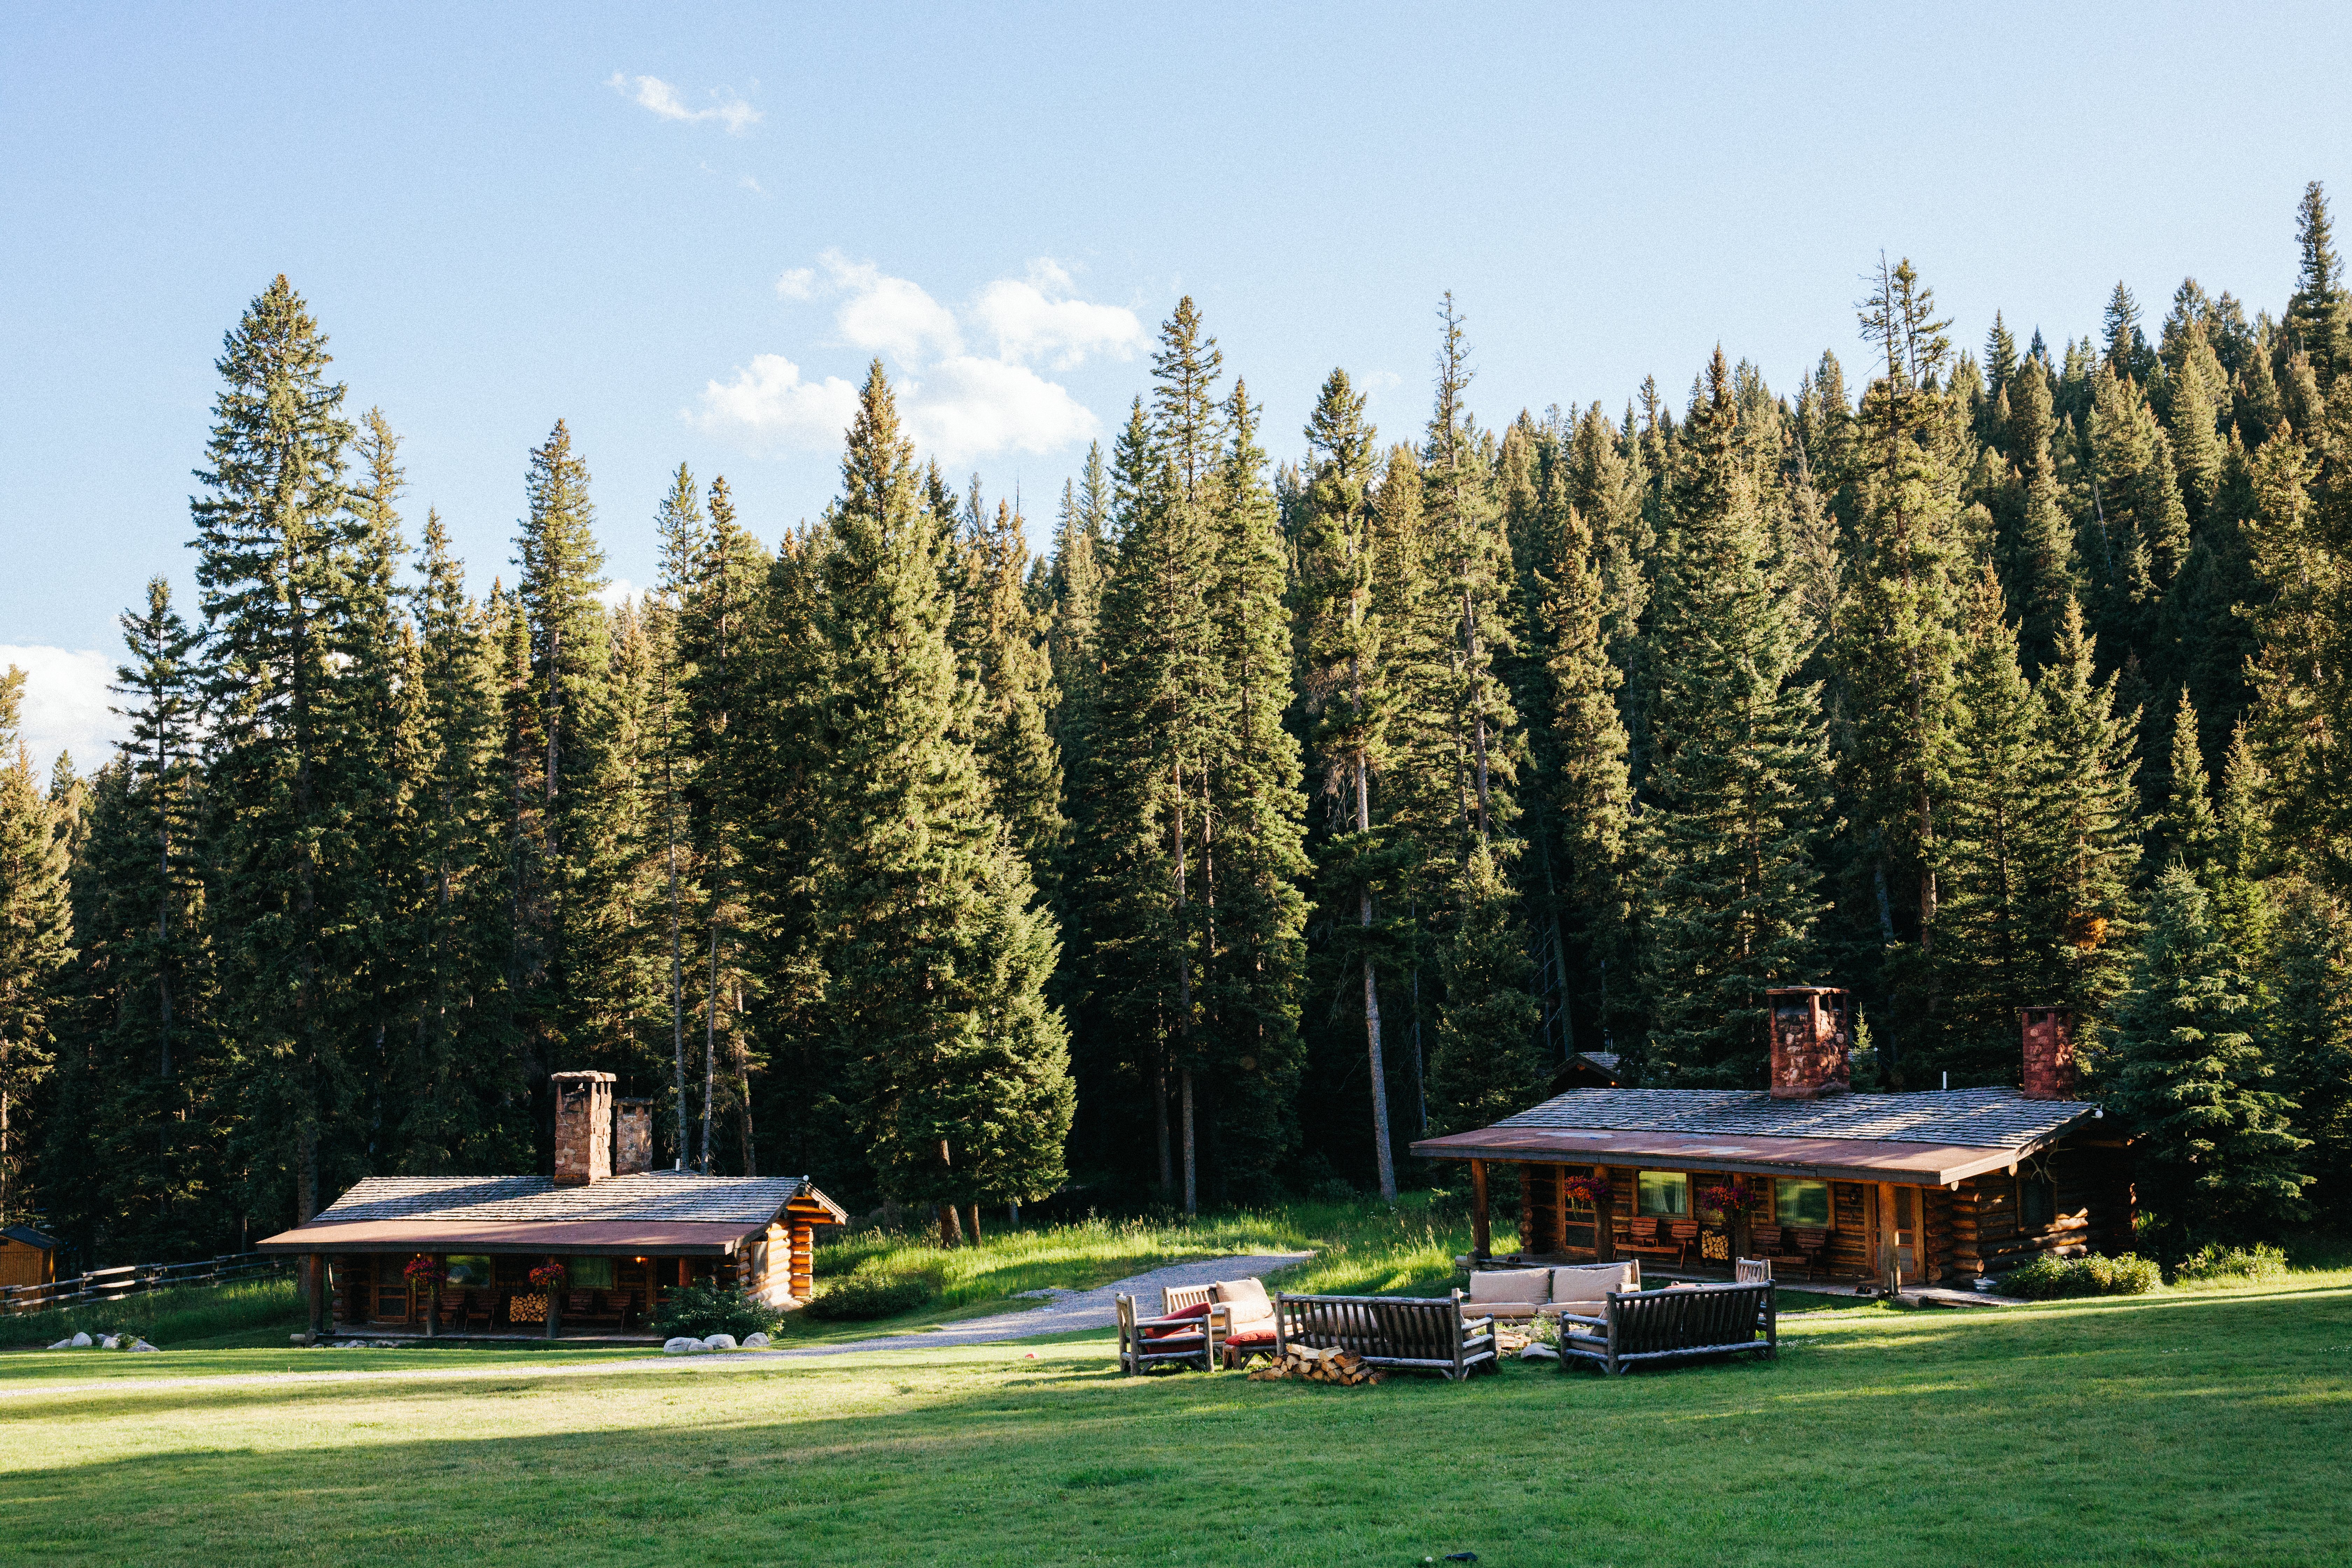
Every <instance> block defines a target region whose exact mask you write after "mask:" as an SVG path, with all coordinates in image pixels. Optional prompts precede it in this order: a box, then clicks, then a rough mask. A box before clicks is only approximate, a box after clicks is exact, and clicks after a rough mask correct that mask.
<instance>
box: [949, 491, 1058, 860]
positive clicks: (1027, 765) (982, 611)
mask: <svg viewBox="0 0 2352 1568" xmlns="http://www.w3.org/2000/svg"><path fill="white" fill-rule="evenodd" d="M975 512H976V509H975ZM1087 553H1088V555H1089V557H1090V556H1091V551H1090V550H1089V551H1088V552H1087ZM1082 570H1085V571H1089V572H1090V571H1091V560H1090V559H1089V561H1088V562H1087V564H1086V566H1084V567H1083V568H1082ZM1028 576H1029V546H1028V542H1027V540H1026V538H1025V536H1024V523H1023V520H1022V519H1021V517H1020V516H1019V515H1018V514H1017V513H1015V512H1014V511H1013V509H1012V508H1011V507H1010V506H1009V505H1007V504H1006V503H1004V502H1003V501H999V502H998V503H997V504H996V510H995V512H994V514H993V516H992V517H989V516H982V515H977V513H976V515H974V516H973V517H972V518H971V522H970V531H969V533H968V535H967V536H966V537H965V538H964V540H963V541H961V547H960V549H959V551H958V563H957V579H958V585H957V588H956V601H955V618H954V621H953V623H952V634H951V635H952V636H953V637H954V639H955V644H956V650H957V653H958V656H959V657H960V658H961V660H962V661H963V664H964V668H965V679H967V680H969V681H973V682H976V683H977V684H978V688H979V692H980V705H979V708H978V710H977V712H976V713H975V715H974V717H975V720H976V722H977V726H978V728H977V729H976V730H975V731H974V734H973V737H972V741H973V750H974V751H975V752H976V753H977V754H978V756H979V758H980V769H981V776H982V778H983V779H985V780H986V781H987V783H988V787H989V795H990V799H991V801H992V804H993V806H994V809H995V812H996V815H997V816H1000V817H1002V818H1003V820H1004V822H1005V825H1006V826H1007V827H1008V828H1010V829H1011V831H1012V834H1013V850H1014V852H1015V853H1017V854H1018V855H1020V857H1021V858H1022V862H1023V864H1024V865H1026V866H1028V867H1029V868H1031V872H1030V874H1031V875H1032V877H1034V879H1036V880H1037V882H1038V883H1039V885H1040V886H1041V887H1042V888H1044V889H1047V891H1048V894H1049V896H1050V893H1051V889H1053V888H1054V886H1055V874H1056V873H1057V872H1058V871H1059V870H1060V868H1061V862H1062V838H1063V834H1064V833H1065V831H1066V822H1065V819H1064V817H1063V815H1062V758H1061V751H1060V748H1059V747H1058V746H1057V745H1056V744H1055V737H1054V732H1053V720H1054V714H1055V708H1056V707H1057V701H1056V694H1055V688H1054V666H1053V658H1052V654H1051V652H1050V649H1049V647H1048V626H1049V623H1048V621H1047V620H1046V618H1045V616H1041V615H1040V614H1039V613H1038V612H1037V611H1034V610H1033V609H1031V608H1030V607H1029V604H1028V596H1027V592H1026V585H1027V581H1028Z"/></svg>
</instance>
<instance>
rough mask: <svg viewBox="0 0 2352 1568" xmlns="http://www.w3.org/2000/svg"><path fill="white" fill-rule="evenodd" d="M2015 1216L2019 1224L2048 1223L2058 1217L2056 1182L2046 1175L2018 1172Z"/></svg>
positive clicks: (2051, 1222)
mask: <svg viewBox="0 0 2352 1568" xmlns="http://www.w3.org/2000/svg"><path fill="white" fill-rule="evenodd" d="M2017 1217H2018V1222H2019V1223H2020V1224H2021V1225H2050V1224H2053V1223H2054V1222H2055V1221H2056V1220H2057V1218H2058V1184H2057V1183H2055V1182H2053V1181H2052V1180H2051V1179H2050V1178H2049V1177H2047V1176H2030V1175H2026V1174H2023V1173H2020V1174H2019V1176H2018V1178H2017Z"/></svg>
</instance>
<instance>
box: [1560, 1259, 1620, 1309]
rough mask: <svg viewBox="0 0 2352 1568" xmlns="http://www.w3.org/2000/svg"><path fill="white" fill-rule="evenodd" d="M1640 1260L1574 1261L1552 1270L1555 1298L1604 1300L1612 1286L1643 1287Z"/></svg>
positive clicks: (1617, 1287)
mask: <svg viewBox="0 0 2352 1568" xmlns="http://www.w3.org/2000/svg"><path fill="white" fill-rule="evenodd" d="M1641 1288H1642V1266H1641V1265H1640V1264H1639V1263H1633V1262H1628V1263H1570V1264H1564V1265H1562V1266H1561V1267H1559V1268H1555V1269H1553V1270H1552V1271H1551V1298H1552V1300H1555V1301H1603V1300H1608V1297H1609V1292H1610V1291H1612V1290H1639V1289H1641Z"/></svg>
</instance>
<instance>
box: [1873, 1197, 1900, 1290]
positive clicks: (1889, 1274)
mask: <svg viewBox="0 0 2352 1568" xmlns="http://www.w3.org/2000/svg"><path fill="white" fill-rule="evenodd" d="M1878 1281H1879V1283H1880V1284H1881V1285H1883V1286H1884V1287H1885V1289H1886V1294H1887V1296H1888V1298H1889V1299H1893V1298H1895V1297H1898V1296H1900V1295H1902V1294H1903V1249H1902V1247H1899V1246H1897V1245H1896V1243H1895V1184H1894V1183H1892V1182H1881V1183H1879V1184H1878Z"/></svg>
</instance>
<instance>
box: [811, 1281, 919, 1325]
mask: <svg viewBox="0 0 2352 1568" xmlns="http://www.w3.org/2000/svg"><path fill="white" fill-rule="evenodd" d="M930 1299H931V1282H930V1281H929V1280H928V1279H924V1278H923V1277H922V1276H921V1275H919V1274H852V1275H851V1276H849V1278H847V1279H844V1280H842V1281H841V1282H840V1283H839V1284H836V1285H833V1286H830V1287H828V1288H827V1289H825V1291H824V1294H823V1295H821V1296H819V1297H817V1299H816V1300H814V1301H811V1302H810V1303H809V1304H808V1307H807V1309H806V1310H807V1312H808V1315H809V1316H810V1317H812V1318H824V1319H827V1320H829V1321H836V1322H841V1321H858V1320H862V1319H866V1318H887V1317H892V1316H895V1315H896V1314H898V1313H900V1312H911V1311H913V1310H915V1309H916V1308H918V1307H919V1306H921V1305H922V1304H923V1303H924V1302H926V1301H929V1300H930Z"/></svg>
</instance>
